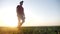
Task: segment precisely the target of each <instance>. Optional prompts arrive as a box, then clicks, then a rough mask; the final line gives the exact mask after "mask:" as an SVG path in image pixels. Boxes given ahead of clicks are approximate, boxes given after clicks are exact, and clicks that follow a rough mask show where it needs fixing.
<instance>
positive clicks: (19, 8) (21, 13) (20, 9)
mask: <svg viewBox="0 0 60 34" xmlns="http://www.w3.org/2000/svg"><path fill="white" fill-rule="evenodd" d="M22 5H23V1H21V2H20V5H18V6H17V17H18V26H20V25H22V24H23V23H24V22H25V14H24V8H23V7H22ZM21 20H22V22H21Z"/></svg>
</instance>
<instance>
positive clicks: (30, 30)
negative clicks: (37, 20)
mask: <svg viewBox="0 0 60 34" xmlns="http://www.w3.org/2000/svg"><path fill="white" fill-rule="evenodd" d="M7 30H8V28H7ZM58 32H60V26H42V27H39V26H37V27H22V28H21V30H20V33H18V32H17V31H7V32H3V31H1V30H0V34H1V33H4V34H5V33H8V34H22V33H23V34H58ZM59 34H60V33H59Z"/></svg>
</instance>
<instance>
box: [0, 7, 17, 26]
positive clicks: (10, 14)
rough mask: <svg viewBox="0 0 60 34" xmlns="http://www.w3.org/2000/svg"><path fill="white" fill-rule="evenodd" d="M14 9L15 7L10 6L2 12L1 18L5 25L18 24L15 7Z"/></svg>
mask: <svg viewBox="0 0 60 34" xmlns="http://www.w3.org/2000/svg"><path fill="white" fill-rule="evenodd" d="M10 9H11V10H10ZM12 9H13V8H10V7H9V8H6V9H4V8H3V9H2V12H1V13H0V14H1V15H0V16H1V19H2V21H3V23H4V27H17V25H18V21H17V16H16V13H15V9H14V10H12ZM2 25H3V24H2Z"/></svg>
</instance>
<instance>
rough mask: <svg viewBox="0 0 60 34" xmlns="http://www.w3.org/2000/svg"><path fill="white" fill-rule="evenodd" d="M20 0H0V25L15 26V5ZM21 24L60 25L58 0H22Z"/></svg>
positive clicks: (59, 2)
mask: <svg viewBox="0 0 60 34" xmlns="http://www.w3.org/2000/svg"><path fill="white" fill-rule="evenodd" d="M20 1H21V0H0V26H17V22H18V19H17V14H16V7H17V5H19V2H20ZM23 1H24V4H23V7H24V13H25V17H26V19H25V22H24V24H23V25H22V26H60V0H23Z"/></svg>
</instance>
